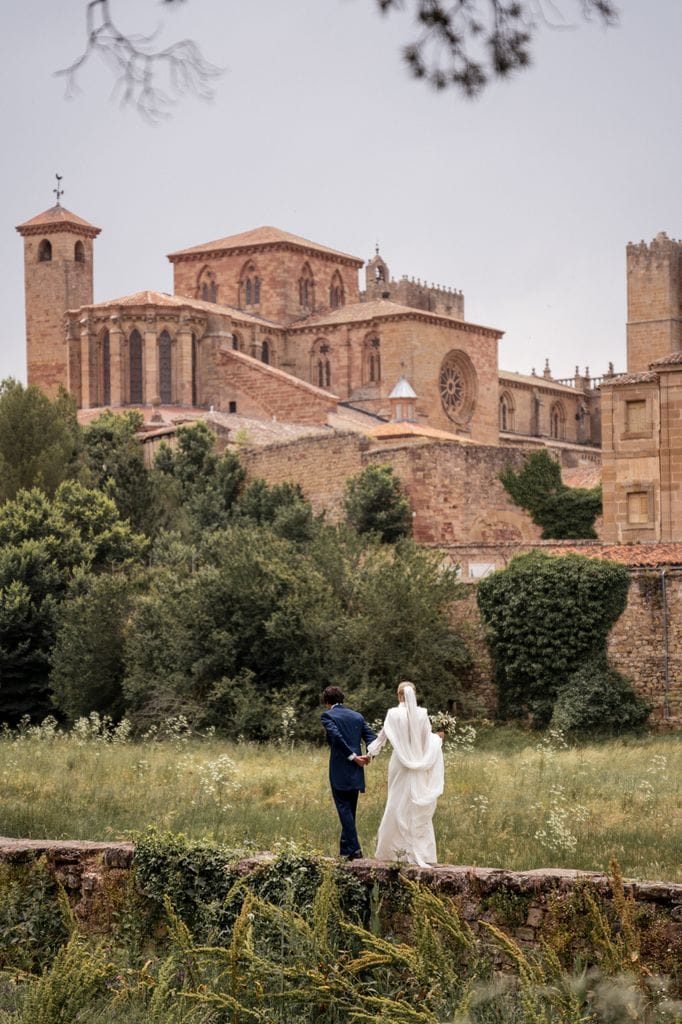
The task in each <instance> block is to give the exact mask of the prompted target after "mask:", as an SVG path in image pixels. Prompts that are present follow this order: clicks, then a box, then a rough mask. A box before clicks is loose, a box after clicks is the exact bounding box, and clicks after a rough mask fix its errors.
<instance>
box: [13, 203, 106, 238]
mask: <svg viewBox="0 0 682 1024" xmlns="http://www.w3.org/2000/svg"><path fill="white" fill-rule="evenodd" d="M47 227H49V228H51V229H52V230H53V231H54V230H57V231H59V230H62V231H65V230H68V229H69V228H74V227H75V228H81V229H82V234H84V235H88V236H89V237H92V238H94V237H95V235H98V234H99V233H100V231H101V230H102V229H101V228H96V227H95V225H94V224H90V223H88V221H87V220H83V218H82V217H79V216H77V214H75V213H71V211H70V210H66V209H65V208H64V207H63V206H61V205H60V204H59V203H57V204H56V206H53V207H51V208H50V209H49V210H45V211H44V212H43V213H39V214H38V215H37V216H36V217H31V219H30V220H26V221H24V223H23V224H18V225H17V231H18V232H19V234H20V235H36V234H40V233H41V231H42V229H43V228H47Z"/></svg>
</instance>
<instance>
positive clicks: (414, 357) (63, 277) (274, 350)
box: [17, 203, 598, 446]
mask: <svg viewBox="0 0 682 1024" xmlns="http://www.w3.org/2000/svg"><path fill="white" fill-rule="evenodd" d="M17 230H18V231H19V233H20V234H21V235H22V237H23V238H24V240H25V245H24V249H25V276H26V317H27V344H28V380H29V383H32V384H37V385H39V386H41V387H42V388H44V389H45V390H46V391H47V392H48V393H49V394H54V393H55V392H56V389H57V387H58V385H59V384H64V385H65V386H66V387H67V388H68V389H69V391H70V392H71V393H72V394H73V395H74V397H75V398H76V401H77V404H78V406H79V408H81V409H84V410H87V409H91V408H98V407H111V408H118V407H124V406H129V405H133V406H151V405H153V404H162V405H167V406H172V405H178V406H182V407H188V406H192V407H198V408H204V409H209V408H211V407H213V408H215V409H219V410H221V411H223V412H225V413H239V414H242V415H247V416H253V417H258V416H260V417H266V418H272V417H276V418H278V419H281V420H285V421H290V420H291V419H292V418H296V419H297V420H298V421H300V422H302V423H310V422H316V423H323V422H325V420H326V417H327V416H328V414H329V412H330V410H333V409H338V407H339V406H340V405H346V406H350V407H351V408H353V409H354V410H356V411H358V412H361V413H364V414H365V415H366V416H367V417H368V420H367V422H368V423H371V422H372V421H373V420H375V419H377V418H378V419H379V420H390V419H391V417H392V409H391V402H390V394H391V391H392V389H393V388H394V386H395V384H396V382H397V381H398V380H399V378H400V377H406V378H407V380H408V381H409V383H410V385H411V387H412V388H413V390H414V392H415V395H416V398H415V401H414V405H413V418H414V420H415V422H417V423H420V424H422V425H425V426H427V427H430V428H433V429H436V430H442V431H446V432H447V433H449V434H452V435H453V436H455V437H459V438H462V439H467V440H473V441H476V442H478V443H481V444H484V445H499V444H504V445H505V446H509V445H516V444H518V443H519V442H520V441H522V440H523V439H524V438H533V439H534V441H535V442H537V441H538V440H540V441H542V440H543V439H548V440H550V441H568V442H569V443H577V444H584V445H586V446H590V445H591V446H594V445H596V444H597V443H598V429H597V426H596V424H598V412H597V411H596V407H597V405H598V397H597V392H596V391H594V388H591V387H587V386H586V385H585V380H584V379H583V378H580V382H578V381H579V378H578V377H576V380H575V381H573V380H571V381H554V380H553V379H552V378H551V374H550V373H549V372H548V370H547V368H546V370H545V372H544V373H543V375H542V376H541V377H536V376H534V375H530V376H528V377H523V376H521V375H519V374H503V375H502V376H500V373H499V368H498V355H497V348H498V342H499V339H500V337H501V336H502V332H501V331H499V330H497V329H495V328H491V327H486V326H483V325H479V324H473V323H471V322H469V321H467V320H466V319H465V316H464V297H463V295H462V293H461V291H458V290H457V289H454V288H449V287H443V286H440V285H427V284H426V282H421V281H420V280H417V281H415V280H414V279H408V278H407V277H403V278H401V279H400V280H398V281H396V280H394V279H393V278H392V277H391V275H390V272H389V268H388V266H387V264H386V263H385V261H384V260H383V258H382V257H381V256H380V255H379V252H378V250H377V252H376V253H375V255H374V257H373V258H372V259H370V260H369V261H368V262H367V265H366V268H365V288H364V290H363V291H362V292H361V291H360V290H359V281H358V274H359V271H360V269H361V268H362V267H363V260H361V259H359V258H358V257H355V256H351V255H349V254H347V253H343V252H339V251H338V250H335V249H331V248H329V247H328V246H325V245H320V244H319V243H316V242H312V241H310V240H308V239H304V238H301V237H300V236H297V235H292V234H290V233H288V232H285V231H281V230H280V229H278V228H273V227H262V228H256V229H254V230H252V231H246V232H243V233H241V234H238V235H231V236H228V237H226V238H220V239H217V240H215V241H212V242H208V243H204V244H202V245H197V246H193V247H190V248H188V249H182V250H179V251H177V252H174V253H171V254H170V256H169V260H170V261H171V263H172V265H173V272H174V294H173V295H166V294H162V293H159V292H151V291H140V292H136V293H134V294H132V295H126V296H123V297H122V298H119V299H114V300H109V301H106V302H100V303H93V301H92V299H93V294H92V276H93V275H92V270H93V252H92V241H93V239H94V238H95V237H96V235H97V234H99V228H96V227H94V226H93V225H90V224H88V223H87V222H86V221H84V220H83V219H82V218H80V217H78V216H76V215H75V214H72V213H70V212H69V211H68V210H65V209H64V208H63V207H62V206H61V205H60V204H59V203H58V204H57V205H56V206H55V207H53V208H52V209H51V210H47V211H45V212H44V213H42V214H40V215H39V216H37V217H34V218H32V219H31V220H29V221H26V222H25V223H24V224H21V225H19V227H18V228H17ZM240 356H241V357H242V358H240Z"/></svg>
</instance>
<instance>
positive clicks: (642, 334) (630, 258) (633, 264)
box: [627, 231, 682, 373]
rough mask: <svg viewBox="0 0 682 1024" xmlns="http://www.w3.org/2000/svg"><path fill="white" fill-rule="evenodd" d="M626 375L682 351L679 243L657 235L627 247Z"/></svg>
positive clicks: (681, 254)
mask: <svg viewBox="0 0 682 1024" xmlns="http://www.w3.org/2000/svg"><path fill="white" fill-rule="evenodd" d="M627 290H628V322H627V358H628V365H627V368H628V373H643V372H645V371H646V370H648V369H649V365H650V363H652V362H654V360H656V359H661V358H662V357H663V356H667V355H670V353H671V352H678V351H679V350H680V349H682V241H677V240H675V239H674V238H668V236H667V235H666V233H665V231H661V232H659V234H658V235H656V237H655V238H654V239H653V241H652V242H650V243H647V242H644V241H642V242H638V243H636V244H633V243H632V242H630V243H629V244H628V247H627Z"/></svg>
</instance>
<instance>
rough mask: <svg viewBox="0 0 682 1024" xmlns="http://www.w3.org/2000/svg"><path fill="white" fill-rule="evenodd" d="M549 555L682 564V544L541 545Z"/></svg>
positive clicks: (636, 562)
mask: <svg viewBox="0 0 682 1024" xmlns="http://www.w3.org/2000/svg"><path fill="white" fill-rule="evenodd" d="M542 550H543V551H545V552H547V553H548V554H550V555H585V556H586V557H587V558H599V559H606V560H608V561H611V562H620V563H621V564H622V565H632V566H643V567H646V566H651V567H654V566H666V565H682V544H654V543H651V544H600V543H598V542H596V543H593V544H584V545H583V544H579V543H577V544H570V545H565V546H564V545H561V546H556V547H554V546H552V545H549V546H547V547H545V546H544V545H543V547H542Z"/></svg>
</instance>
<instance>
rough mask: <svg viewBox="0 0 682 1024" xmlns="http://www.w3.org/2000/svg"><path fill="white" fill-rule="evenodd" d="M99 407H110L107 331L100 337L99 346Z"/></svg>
mask: <svg viewBox="0 0 682 1024" xmlns="http://www.w3.org/2000/svg"><path fill="white" fill-rule="evenodd" d="M100 385H101V391H100V396H101V399H102V400H101V402H100V405H111V345H110V342H109V331H105V332H104V334H103V335H102V341H101V346H100Z"/></svg>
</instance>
